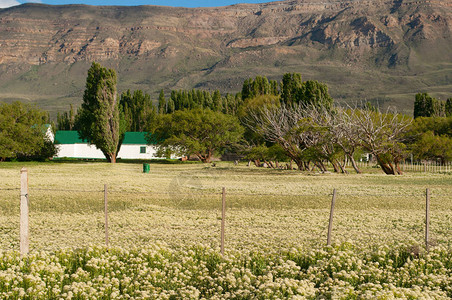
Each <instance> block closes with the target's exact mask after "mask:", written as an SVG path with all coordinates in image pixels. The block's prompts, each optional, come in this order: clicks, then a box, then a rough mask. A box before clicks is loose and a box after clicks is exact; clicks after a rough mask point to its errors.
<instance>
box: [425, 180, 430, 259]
mask: <svg viewBox="0 0 452 300" xmlns="http://www.w3.org/2000/svg"><path fill="white" fill-rule="evenodd" d="M429 235H430V189H427V190H426V191H425V249H426V250H427V252H428V251H429Z"/></svg>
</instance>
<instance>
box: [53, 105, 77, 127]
mask: <svg viewBox="0 0 452 300" xmlns="http://www.w3.org/2000/svg"><path fill="white" fill-rule="evenodd" d="M75 115H76V114H75V110H74V107H73V106H72V104H71V106H70V109H69V111H68V112H64V113H63V114H62V115H60V113H58V115H57V129H58V130H74V129H76V128H75Z"/></svg>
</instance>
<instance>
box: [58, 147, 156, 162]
mask: <svg viewBox="0 0 452 300" xmlns="http://www.w3.org/2000/svg"><path fill="white" fill-rule="evenodd" d="M57 146H58V149H59V151H58V154H57V156H56V157H58V158H63V157H70V158H101V159H103V158H105V156H104V154H103V153H102V151H100V150H99V149H97V148H96V146H94V145H88V144H59V145H57ZM141 147H146V153H140V148H141ZM155 153H156V149H155V147H154V146H147V145H129V144H127V145H124V144H123V145H121V149H120V150H119V153H118V158H122V159H156V158H158V157H155V156H154V155H155Z"/></svg>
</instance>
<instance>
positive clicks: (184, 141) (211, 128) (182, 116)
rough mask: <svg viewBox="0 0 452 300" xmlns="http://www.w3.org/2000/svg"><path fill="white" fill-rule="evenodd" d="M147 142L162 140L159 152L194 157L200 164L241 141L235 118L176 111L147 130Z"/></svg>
mask: <svg viewBox="0 0 452 300" xmlns="http://www.w3.org/2000/svg"><path fill="white" fill-rule="evenodd" d="M150 131H151V132H153V135H152V136H149V137H148V138H149V142H150V143H151V142H154V141H155V140H157V141H161V142H160V144H159V145H158V147H159V152H160V153H167V152H168V150H170V151H173V152H175V153H177V154H179V155H191V154H193V155H196V156H197V157H198V158H199V159H200V160H201V161H202V162H204V163H207V162H210V161H211V159H212V156H213V155H214V154H216V153H222V152H223V151H224V150H226V149H227V148H228V147H230V146H233V145H234V144H235V143H237V142H239V140H240V139H241V138H242V134H243V127H242V126H240V123H239V121H238V119H237V118H236V117H234V116H230V115H225V114H223V113H221V112H215V111H211V110H210V109H194V110H183V111H176V112H174V113H173V114H168V115H160V116H159V118H158V121H157V122H156V123H155V124H153V125H152V126H151V128H150Z"/></svg>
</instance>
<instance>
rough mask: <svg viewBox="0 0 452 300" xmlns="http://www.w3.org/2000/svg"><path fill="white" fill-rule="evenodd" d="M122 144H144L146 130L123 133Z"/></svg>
mask: <svg viewBox="0 0 452 300" xmlns="http://www.w3.org/2000/svg"><path fill="white" fill-rule="evenodd" d="M122 144H123V145H130V144H139V145H146V144H147V141H146V132H126V133H125V135H124V140H123V141H122Z"/></svg>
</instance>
